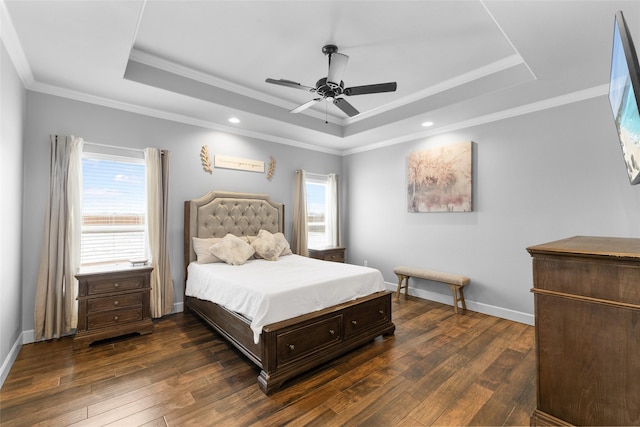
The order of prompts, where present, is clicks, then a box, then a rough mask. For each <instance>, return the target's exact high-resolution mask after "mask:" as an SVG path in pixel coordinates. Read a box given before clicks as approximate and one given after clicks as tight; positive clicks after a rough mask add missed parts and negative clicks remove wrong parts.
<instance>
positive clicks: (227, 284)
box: [186, 255, 385, 344]
mask: <svg viewBox="0 0 640 427" xmlns="http://www.w3.org/2000/svg"><path fill="white" fill-rule="evenodd" d="M188 274H189V275H188V279H187V289H186V294H187V295H188V296H192V297H196V298H199V299H203V300H208V301H213V302H215V303H217V304H220V305H223V306H225V307H226V308H227V309H229V310H232V311H235V312H237V313H240V314H242V315H243V316H245V317H247V318H248V319H250V320H251V329H252V330H253V339H254V341H255V343H256V344H257V343H258V342H259V340H260V334H261V332H262V327H263V326H264V325H268V324H271V323H274V322H278V321H281V320H285V319H290V318H292V317H295V316H299V315H301V314H305V313H310V312H313V311H317V310H321V309H323V308H327V307H330V306H332V305H336V304H340V303H342V302H346V301H350V300H354V299H356V298H359V297H363V296H366V295H370V294H372V293H375V292H378V291H383V290H385V285H384V279H383V277H382V274H381V273H380V272H379V271H378V270H376V269H373V268H368V267H362V266H358V265H351V264H342V263H335V262H328V261H319V260H316V259H311V258H307V257H302V256H298V255H287V256H283V257H280V258H279V259H278V261H265V260H263V259H254V260H249V261H247V262H246V263H245V264H244V265H239V266H238V265H228V264H225V263H214V264H197V263H195V262H192V263H191V264H190V265H189V267H188Z"/></svg>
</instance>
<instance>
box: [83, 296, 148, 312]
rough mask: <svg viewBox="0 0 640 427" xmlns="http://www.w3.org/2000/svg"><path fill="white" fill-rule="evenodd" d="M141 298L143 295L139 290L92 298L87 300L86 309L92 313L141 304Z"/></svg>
mask: <svg viewBox="0 0 640 427" xmlns="http://www.w3.org/2000/svg"><path fill="white" fill-rule="evenodd" d="M142 299H143V295H142V293H141V292H134V293H129V294H122V295H117V296H111V297H104V298H94V299H90V300H88V301H87V311H88V313H89V314H92V313H95V312H98V311H106V310H114V309H118V308H127V307H137V306H142Z"/></svg>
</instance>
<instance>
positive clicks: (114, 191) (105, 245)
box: [80, 153, 147, 265]
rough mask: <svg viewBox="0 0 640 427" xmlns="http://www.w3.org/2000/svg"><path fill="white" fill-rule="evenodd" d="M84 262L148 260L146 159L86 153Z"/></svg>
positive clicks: (84, 168)
mask: <svg viewBox="0 0 640 427" xmlns="http://www.w3.org/2000/svg"><path fill="white" fill-rule="evenodd" d="M82 181H83V193H82V239H81V247H80V263H81V264H82V265H87V264H99V263H116V262H121V261H128V260H131V259H145V258H147V244H146V233H145V224H146V185H145V166H144V160H143V159H139V158H127V157H117V156H110V155H105V154H95V153H84V154H83V159H82Z"/></svg>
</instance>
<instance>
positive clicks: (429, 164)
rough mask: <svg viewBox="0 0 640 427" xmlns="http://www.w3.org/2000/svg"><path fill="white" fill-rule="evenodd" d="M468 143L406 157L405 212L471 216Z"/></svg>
mask: <svg viewBox="0 0 640 427" xmlns="http://www.w3.org/2000/svg"><path fill="white" fill-rule="evenodd" d="M472 147H473V143H472V142H471V141H468V142H463V143H459V144H452V145H446V146H442V147H435V148H429V149H427V150H422V151H415V152H413V153H410V154H409V156H408V159H407V204H408V210H409V212H471V210H472V205H471V202H472V194H471V188H472V186H471V177H472V174H471V172H472V171H471V166H472V152H473V148H472Z"/></svg>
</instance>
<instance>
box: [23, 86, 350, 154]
mask: <svg viewBox="0 0 640 427" xmlns="http://www.w3.org/2000/svg"><path fill="white" fill-rule="evenodd" d="M29 90H31V91H33V92H39V93H44V94H47V95H53V96H59V97H61V98H67V99H72V100H74V101H80V102H86V103H89V104H94V105H99V106H102V107H108V108H113V109H116V110H122V111H128V112H130V113H135V114H141V115H144V116H149V117H154V118H158V119H163V120H169V121H173V122H178V123H184V124H188V125H193V126H199V127H203V128H206V129H212V130H216V131H219V132H225V133H229V134H234V135H240V136H246V137H249V138H255V139H261V140H264V141H270V142H275V143H277V144H283V145H289V146H292V147H297V148H303V149H306V150H312V151H319V152H322V153H327V154H335V155H342V151H341V150H334V149H331V148H326V147H318V146H316V145H312V144H306V143H303V142H299V141H295V140H292V139H288V138H282V137H279V136H274V135H270V134H266V133H262V132H256V131H251V130H247V129H241V128H236V127H230V126H225V125H220V124H218V123H214V122H209V121H206V120H201V119H195V118H193V117H189V116H185V115H182V114H176V113H170V112H167V111H163V110H158V109H156V108H149V107H143V106H140V105H136V104H130V103H126V102H122V101H116V100H113V99H109V98H105V97H100V96H95V95H90V94H87V93H84V92H78V91H75V90H71V89H65V88H61V87H58V86H53V85H48V84H44V83H40V82H35V83H34V84H33V85H32V86H31V87H30V88H29Z"/></svg>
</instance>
